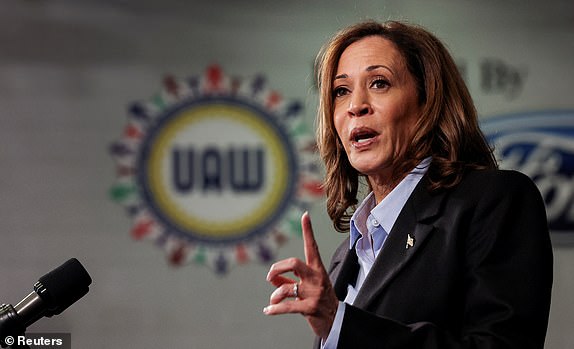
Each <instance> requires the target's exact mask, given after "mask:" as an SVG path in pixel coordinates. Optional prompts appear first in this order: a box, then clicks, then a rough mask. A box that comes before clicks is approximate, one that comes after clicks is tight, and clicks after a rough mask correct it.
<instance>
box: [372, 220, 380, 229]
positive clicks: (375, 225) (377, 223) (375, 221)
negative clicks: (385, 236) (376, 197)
mask: <svg viewBox="0 0 574 349" xmlns="http://www.w3.org/2000/svg"><path fill="white" fill-rule="evenodd" d="M371 223H373V227H378V226H379V222H378V221H377V220H376V219H373V220H372V221H371Z"/></svg>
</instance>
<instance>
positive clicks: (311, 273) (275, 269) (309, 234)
mask: <svg viewBox="0 0 574 349" xmlns="http://www.w3.org/2000/svg"><path fill="white" fill-rule="evenodd" d="M301 228H302V230H303V245H304V251H305V262H303V261H302V260H300V259H298V258H287V259H284V260H281V261H278V262H276V263H275V264H273V265H272V266H271V268H270V269H269V273H268V274H267V281H269V282H270V283H271V284H273V285H274V286H275V287H277V289H276V290H275V291H274V292H273V293H272V294H271V297H270V299H269V305H268V306H267V307H265V308H264V309H263V312H264V313H265V314H267V315H278V314H288V313H300V314H302V315H304V316H305V318H306V319H307V322H308V323H309V326H311V328H312V329H313V332H315V334H316V335H317V336H319V337H321V338H323V339H325V338H326V337H327V336H328V335H329V331H330V330H331V326H332V324H333V320H334V319H335V313H336V311H337V306H338V299H337V296H336V295H335V291H334V290H333V286H332V285H331V281H330V280H329V275H328V274H327V271H326V270H325V267H324V265H323V262H322V261H321V255H320V254H319V248H318V246H317V242H316V241H315V237H314V235H313V227H312V226H311V218H310V217H309V213H308V212H305V213H303V215H302V216H301ZM288 272H292V273H293V274H294V275H295V276H296V277H297V278H299V280H296V279H293V278H290V277H287V276H284V275H283V274H285V273H288ZM288 298H290V299H288Z"/></svg>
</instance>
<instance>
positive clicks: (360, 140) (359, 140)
mask: <svg viewBox="0 0 574 349" xmlns="http://www.w3.org/2000/svg"><path fill="white" fill-rule="evenodd" d="M370 139H371V137H369V138H361V139H358V140H357V142H358V143H363V142H366V141H368V140H370Z"/></svg>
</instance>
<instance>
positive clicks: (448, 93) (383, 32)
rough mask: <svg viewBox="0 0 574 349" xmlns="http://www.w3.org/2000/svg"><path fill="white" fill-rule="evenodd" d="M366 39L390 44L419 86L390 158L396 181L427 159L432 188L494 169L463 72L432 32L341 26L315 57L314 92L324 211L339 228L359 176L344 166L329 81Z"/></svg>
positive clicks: (398, 26)
mask: <svg viewBox="0 0 574 349" xmlns="http://www.w3.org/2000/svg"><path fill="white" fill-rule="evenodd" d="M367 36H380V37H383V38H385V39H387V40H389V41H391V42H393V43H394V45H395V47H396V48H397V49H398V51H399V52H400V53H401V55H402V57H403V59H404V60H405V63H406V66H407V69H408V71H409V73H410V74H412V76H413V77H414V80H415V82H416V86H417V94H418V101H419V104H420V110H421V115H420V117H419V119H418V121H417V125H416V131H415V134H414V137H413V139H412V140H411V144H410V145H409V146H408V147H407V151H406V153H405V154H403V156H401V157H400V158H397V159H395V160H394V164H393V167H394V169H395V170H394V179H400V178H402V177H403V176H404V175H406V174H407V173H408V172H409V171H410V170H412V169H413V168H414V167H415V166H416V165H417V164H418V163H419V162H420V161H422V159H424V158H426V157H429V156H432V163H431V166H430V167H429V170H428V172H427V174H428V178H429V180H430V187H429V190H431V191H436V190H441V189H446V188H451V187H453V186H455V185H457V184H458V183H459V182H460V181H461V179H462V177H463V175H464V172H465V171H466V170H468V169H485V168H496V167H497V165H496V160H495V158H494V156H493V153H492V149H491V148H490V146H489V145H488V143H487V142H486V140H485V138H484V135H483V134H482V132H481V131H480V128H479V125H478V117H477V112H476V109H475V107H474V104H473V101H472V98H471V96H470V93H469V92H468V89H467V87H466V85H465V83H464V81H463V79H462V76H461V75H460V73H459V71H458V69H457V66H456V64H455V63H454V60H453V59H452V57H451V55H450V54H449V52H448V50H447V49H446V48H445V46H444V45H443V44H442V43H441V42H440V41H439V40H438V39H437V38H436V37H435V36H434V35H433V34H431V33H429V32H428V31H427V30H425V29H423V28H421V27H418V26H415V25H410V24H406V23H401V22H395V21H390V22H385V23H378V22H374V21H368V22H362V23H358V24H356V25H353V26H351V27H348V28H346V29H343V30H342V31H340V32H339V33H337V34H336V35H335V36H334V37H333V38H332V39H331V40H330V41H329V42H328V43H327V44H326V45H325V46H323V48H322V49H321V51H320V52H319V55H318V56H317V60H316V62H315V70H316V74H317V82H318V85H319V93H320V95H319V110H318V114H317V143H318V147H319V153H320V154H321V157H322V159H323V161H324V163H325V167H326V178H325V183H324V188H325V191H326V194H327V212H328V214H329V216H330V217H331V220H332V221H333V225H334V227H335V229H337V230H338V231H341V232H344V231H348V229H349V221H350V218H351V215H352V212H349V208H351V209H354V206H355V205H356V204H357V202H358V200H357V194H358V188H359V177H360V176H362V175H361V174H360V173H359V172H358V171H356V170H355V169H354V168H353V167H352V166H351V164H350V163H349V160H348V159H347V155H346V153H345V150H344V148H343V145H342V144H341V142H340V140H339V137H338V135H337V132H336V130H335V127H334V124H333V88H332V87H333V79H334V76H335V74H336V70H337V66H338V64H339V58H340V57H341V54H342V53H343V51H344V50H345V49H346V48H347V47H348V46H349V45H351V44H352V43H354V42H356V41H358V40H360V39H362V38H365V37H367Z"/></svg>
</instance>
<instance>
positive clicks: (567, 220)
mask: <svg viewBox="0 0 574 349" xmlns="http://www.w3.org/2000/svg"><path fill="white" fill-rule="evenodd" d="M481 128H482V131H483V132H484V134H485V136H486V138H487V140H488V142H489V143H490V144H491V145H493V146H494V148H495V154H496V158H497V159H498V160H499V164H500V167H501V168H508V169H514V170H518V171H520V172H523V173H525V174H526V175H528V176H530V178H532V180H533V181H534V182H535V183H536V185H537V186H538V188H539V189H540V192H541V193H542V196H543V197H544V201H545V203H546V212H547V215H548V224H549V228H550V230H551V232H552V233H553V235H555V236H556V235H558V234H559V235H562V236H563V237H566V235H568V237H567V239H570V240H572V241H574V234H573V233H574V110H561V111H540V112H528V113H522V114H509V115H500V116H494V117H489V118H485V119H483V120H482V123H481Z"/></svg>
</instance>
